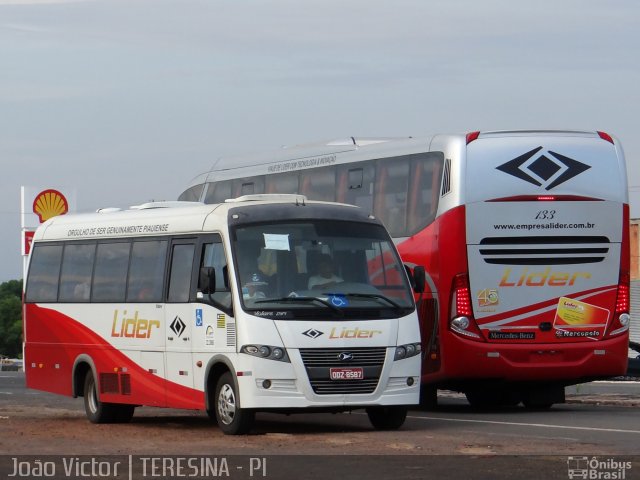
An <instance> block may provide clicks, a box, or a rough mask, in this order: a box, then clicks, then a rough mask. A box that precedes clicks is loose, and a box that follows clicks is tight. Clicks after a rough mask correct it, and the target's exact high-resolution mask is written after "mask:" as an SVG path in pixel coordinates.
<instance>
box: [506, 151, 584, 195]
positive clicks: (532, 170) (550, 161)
mask: <svg viewBox="0 0 640 480" xmlns="http://www.w3.org/2000/svg"><path fill="white" fill-rule="evenodd" d="M540 150H542V147H541V146H540V147H538V148H534V149H533V150H531V151H529V152H527V153H525V154H523V155H520V156H519V157H516V158H514V159H513V160H509V161H508V162H507V163H503V164H502V165H500V166H498V167H496V169H497V170H500V171H502V172H504V173H508V174H509V175H512V176H514V177H516V178H519V179H521V180H524V181H525V182H529V183H533V184H534V185H537V186H538V187H544V189H545V190H551V189H552V188H554V187H557V186H558V185H561V184H563V183H564V182H566V181H567V180H571V179H572V178H573V177H575V176H576V175H579V174H581V173H582V172H584V171H586V170H589V169H590V168H591V166H590V165H585V164H584V163H582V162H579V161H577V160H574V159H573V158H569V157H565V156H564V155H560V154H559V153H556V152H552V151H550V150H549V151H547V152H542V153H540ZM547 154H548V155H547Z"/></svg>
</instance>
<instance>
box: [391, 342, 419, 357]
mask: <svg viewBox="0 0 640 480" xmlns="http://www.w3.org/2000/svg"><path fill="white" fill-rule="evenodd" d="M420 352H422V346H421V345H420V343H407V344H406V345H399V346H398V347H396V355H395V357H394V360H403V359H405V358H410V357H415V356H416V355H418V354H419V353H420Z"/></svg>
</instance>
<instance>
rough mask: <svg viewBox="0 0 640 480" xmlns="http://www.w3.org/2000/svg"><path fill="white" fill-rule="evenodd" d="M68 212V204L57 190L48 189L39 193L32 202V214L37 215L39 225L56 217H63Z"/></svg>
mask: <svg viewBox="0 0 640 480" xmlns="http://www.w3.org/2000/svg"><path fill="white" fill-rule="evenodd" d="M68 211H69V202H68V201H67V198H66V197H65V196H64V195H63V194H62V193H60V192H59V191H58V190H54V189H49V190H45V191H43V192H40V193H39V194H38V195H37V196H36V198H35V200H34V201H33V213H35V214H36V215H38V219H39V220H40V223H44V222H46V221H47V220H49V219H50V218H53V217H56V216H58V215H64V214H65V213H67V212H68Z"/></svg>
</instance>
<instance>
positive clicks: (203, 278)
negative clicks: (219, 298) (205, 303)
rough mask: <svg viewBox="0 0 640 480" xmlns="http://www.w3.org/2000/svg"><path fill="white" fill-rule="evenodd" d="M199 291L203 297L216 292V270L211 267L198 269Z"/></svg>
mask: <svg viewBox="0 0 640 480" xmlns="http://www.w3.org/2000/svg"><path fill="white" fill-rule="evenodd" d="M198 283H199V284H200V291H201V292H202V293H203V294H205V295H211V294H212V293H214V292H215V291H216V270H215V268H213V267H200V278H199V280H198Z"/></svg>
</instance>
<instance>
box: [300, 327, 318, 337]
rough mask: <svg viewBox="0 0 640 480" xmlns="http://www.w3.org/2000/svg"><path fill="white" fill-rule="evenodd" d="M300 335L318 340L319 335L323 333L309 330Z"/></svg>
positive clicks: (312, 329)
mask: <svg viewBox="0 0 640 480" xmlns="http://www.w3.org/2000/svg"><path fill="white" fill-rule="evenodd" d="M302 334H303V335H306V336H307V337H309V338H318V337H319V336H320V335H323V332H321V331H319V330H316V329H315V328H310V329H309V330H307V331H306V332H302Z"/></svg>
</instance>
